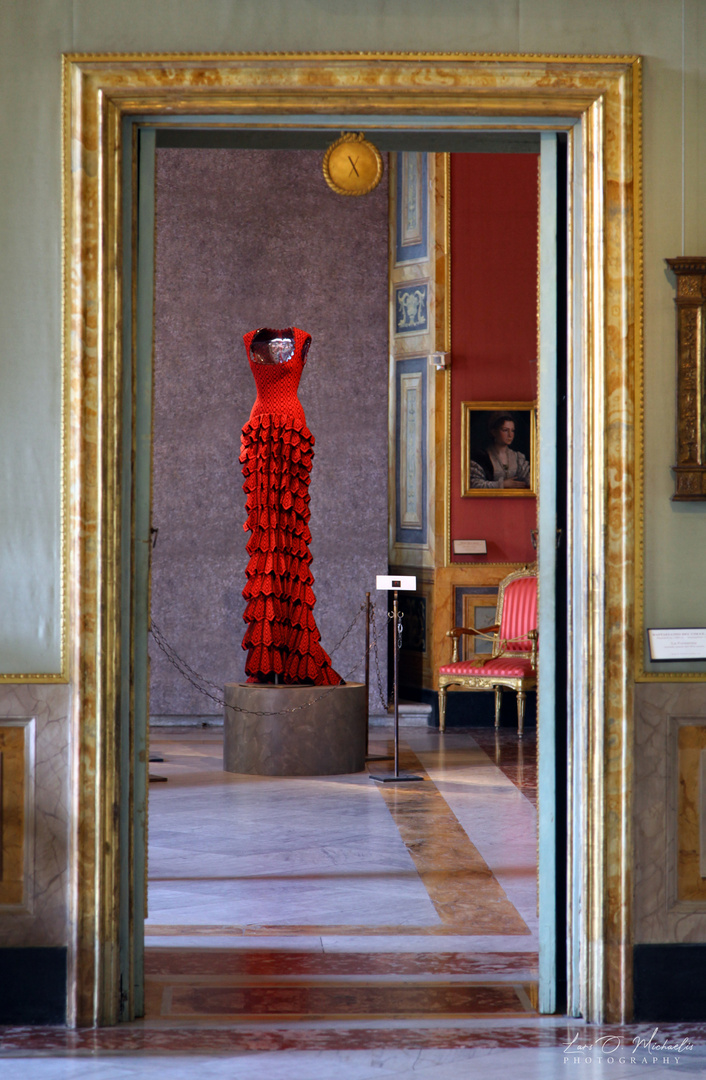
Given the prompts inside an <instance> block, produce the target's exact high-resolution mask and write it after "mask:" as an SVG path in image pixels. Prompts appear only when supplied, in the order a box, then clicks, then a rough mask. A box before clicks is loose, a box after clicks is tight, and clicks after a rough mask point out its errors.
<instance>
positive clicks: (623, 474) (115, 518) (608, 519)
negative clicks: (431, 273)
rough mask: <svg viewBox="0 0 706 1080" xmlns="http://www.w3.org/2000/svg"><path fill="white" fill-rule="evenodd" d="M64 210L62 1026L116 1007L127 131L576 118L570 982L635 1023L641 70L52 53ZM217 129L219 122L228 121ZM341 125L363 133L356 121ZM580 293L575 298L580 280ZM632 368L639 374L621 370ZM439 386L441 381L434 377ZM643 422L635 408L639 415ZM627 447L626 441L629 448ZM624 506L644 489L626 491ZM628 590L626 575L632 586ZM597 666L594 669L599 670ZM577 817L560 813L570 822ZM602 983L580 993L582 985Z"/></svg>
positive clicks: (485, 58) (545, 59)
mask: <svg viewBox="0 0 706 1080" xmlns="http://www.w3.org/2000/svg"><path fill="white" fill-rule="evenodd" d="M64 86H65V93H66V105H67V108H66V116H65V129H64V161H65V169H64V185H65V188H64V207H65V223H66V224H65V227H66V236H67V241H68V258H67V268H66V278H65V289H66V295H67V297H68V300H67V318H66V321H65V342H66V344H65V348H66V356H67V362H68V364H69V371H70V392H71V409H70V473H69V479H70V484H69V499H70V507H69V512H70V557H71V577H70V587H71V610H72V622H71V635H70V672H71V680H72V683H73V694H72V746H73V747H74V755H75V756H74V763H73V776H72V792H73V799H74V805H73V815H72V819H73V820H74V821H75V822H76V823H77V825H76V830H75V833H74V836H73V841H72V842H73V853H72V864H71V865H72V875H73V878H72V885H71V897H72V922H73V926H74V927H75V931H74V939H73V941H72V943H71V950H70V952H71V964H72V969H71V970H72V995H73V998H72V1019H73V1022H75V1023H81V1024H92V1023H110V1022H113V1021H114V1020H115V1019H116V1018H117V1015H118V1011H117V1010H118V1000H117V989H116V988H117V986H118V979H117V971H118V945H119V942H118V920H117V918H116V912H117V888H118V883H119V875H120V858H119V837H118V826H117V819H116V815H115V807H116V805H117V793H118V791H119V778H120V771H119V770H120V766H119V761H118V760H117V757H116V747H117V745H118V740H117V737H116V736H117V729H116V723H117V721H116V717H117V715H118V710H117V704H118V691H119V680H118V673H119V672H120V665H121V656H120V648H121V643H120V635H119V633H118V630H119V615H120V595H119V590H118V583H119V582H120V565H121V551H120V528H119V524H120V520H121V498H122V495H121V491H120V485H119V479H120V469H119V453H120V446H121V445H122V443H121V435H122V431H121V425H122V422H123V413H122V409H121V401H120V387H121V385H122V383H121V376H122V363H123V360H122V338H121V335H122V317H123V307H124V305H125V304H127V303H129V302H130V283H123V282H122V280H121V273H120V269H121V259H122V250H121V236H122V231H121V228H122V221H121V214H122V162H123V158H124V156H125V155H126V154H130V153H131V147H128V146H124V145H123V143H122V121H123V119H129V118H131V117H132V118H139V117H140V116H147V115H149V116H150V117H151V118H152V120H151V121H150V122H152V123H155V124H160V125H165V124H170V123H173V122H174V120H175V119H177V118H178V117H179V116H181V115H186V114H196V115H199V116H200V117H201V118H202V119H203V123H204V125H214V124H217V125H223V124H233V125H236V124H239V125H246V124H247V125H250V126H253V125H256V126H263V125H264V126H269V125H271V124H272V119H271V117H272V115H273V114H275V115H277V117H278V120H277V123H278V125H281V126H282V127H287V126H288V125H289V124H290V123H292V124H296V125H297V126H299V125H300V124H301V120H300V119H298V118H299V117H301V115H302V114H305V115H306V114H308V115H309V116H310V117H311V118H312V119H314V120H315V121H316V124H317V126H319V127H321V128H326V129H338V130H339V131H340V130H341V127H342V126H343V125H342V120H341V118H342V117H343V118H345V117H346V116H352V115H355V116H356V117H357V118H358V117H360V116H361V115H365V116H366V117H369V123H370V127H376V128H378V129H379V128H380V127H383V128H385V129H395V128H396V127H402V126H405V125H408V124H409V118H410V116H416V117H419V118H421V119H423V120H424V125H425V126H426V127H428V128H429V130H430V131H431V130H434V129H435V126H438V127H440V126H443V127H444V128H445V129H453V128H454V127H458V128H461V127H464V128H465V127H467V126H468V123H469V117H476V116H477V117H484V118H485V119H486V120H487V119H491V120H494V121H495V122H496V126H497V128H500V129H502V128H504V127H507V126H513V125H514V124H516V123H517V118H529V119H531V120H532V123H533V125H534V126H536V127H537V128H540V129H542V128H543V129H546V130H557V129H562V130H565V129H567V128H569V127H572V126H573V125H574V123H576V122H577V123H578V124H579V128H578V130H579V131H580V139H581V143H582V160H583V173H582V175H581V177H579V178H578V187H579V189H580V192H581V199H582V201H583V204H584V210H585V213H584V219H583V221H584V225H583V230H584V232H583V235H584V237H585V241H584V248H583V253H582V254H583V258H582V266H583V280H582V281H581V282H580V283H577V288H576V289H575V297H574V299H575V303H577V304H580V305H581V310H580V316H581V322H582V325H583V340H582V346H581V349H580V353H581V355H578V356H576V358H575V363H576V365H577V367H578V370H581V371H583V372H584V373H585V374H584V399H585V403H584V406H583V407H584V420H585V424H584V428H583V430H584V432H585V434H584V435H583V438H584V439H585V440H586V446H587V448H590V453H586V455H585V461H584V464H583V465H582V475H581V476H579V477H575V478H574V479H575V481H576V483H577V484H580V486H581V489H582V490H583V491H584V492H585V495H586V507H585V511H584V515H583V518H582V520H581V521H580V522H577V523H576V529H577V536H580V537H581V540H580V542H581V544H582V545H583V546H584V549H585V553H586V574H585V580H582V581H581V582H580V583H578V585H577V588H578V589H579V590H580V592H581V595H582V603H583V608H584V610H585V611H586V613H587V614H586V625H585V626H584V627H583V632H584V633H585V650H584V653H583V659H582V663H583V664H584V665H585V666H584V669H583V678H584V680H585V682H586V684H587V685H589V686H590V687H591V691H592V692H591V694H590V695H587V698H586V701H585V705H584V708H585V716H584V715H582V722H583V721H584V720H585V731H586V744H587V745H588V746H589V747H591V748H592V749H591V757H590V759H589V761H588V763H587V775H586V776H585V777H584V782H585V790H586V791H590V792H593V793H596V794H595V795H594V797H593V798H592V799H591V801H590V802H589V803H588V804H587V806H586V807H585V817H584V818H583V819H582V820H583V821H584V825H582V829H583V832H582V836H581V844H582V846H583V850H584V851H585V852H586V853H587V858H588V863H587V865H588V868H589V869H588V871H587V876H586V880H585V882H584V886H585V887H584V889H583V894H582V895H583V899H584V912H585V922H584V923H583V924H582V926H583V929H582V930H581V934H582V935H583V936H582V938H581V941H582V950H583V952H582V955H584V956H585V957H586V958H587V959H586V962H585V963H584V965H583V970H582V974H581V977H580V983H581V987H580V997H581V1002H582V1011H583V1015H584V1016H586V1017H587V1018H589V1019H608V1020H622V1019H626V1018H628V1017H629V1014H630V1009H631V1003H632V984H631V973H632V967H631V942H632V932H631V910H632V909H631V872H632V844H631V825H632V822H631V803H630V798H631V795H630V793H631V790H632V752H633V751H632V746H633V740H632V693H633V678H634V663H635V650H634V622H633V614H634V612H633V603H634V588H635V580H636V579H635V562H634V555H635V526H636V524H638V527H639V522H640V518H639V514H636V507H635V501H634V495H635V479H636V475H635V447H636V441H635V420H636V415H635V403H636V397H635V393H636V390H635V388H636V381H635V380H636V379H637V385H638V386H641V381H640V380H641V364H642V351H641V349H642V343H641V305H642V291H641V277H640V273H639V267H640V266H641V249H640V248H639V240H638V238H639V236H640V235H641V233H640V229H641V224H640V220H641V173H640V134H639V132H640V120H639V116H640V61H639V59H638V58H636V57H630V56H627V57H626V56H619V57H615V56H612V57H591V56H580V57H571V56H561V57H551V56H541V55H530V56H522V55H517V54H498V55H483V54H468V55H464V54H438V53H436V54H427V55H425V54H416V53H415V54H394V53H380V54H374V53H370V54H368V53H366V54H337V53H321V54H313V55H306V54H293V53H281V54H270V55H267V54H254V53H251V54H243V55H211V56H204V55H198V56H190V55H174V54H171V55H163V56H160V55H157V56H151V55H128V56H100V55H83V56H82V55H72V56H67V57H65V59H64ZM224 117H226V118H227V119H224ZM355 124H356V127H361V126H362V127H365V125H364V124H363V125H360V122H359V120H358V119H356V121H355ZM579 286H580V287H579ZM636 372H637V376H636V375H635V373H636ZM446 381H447V382H448V380H446ZM638 420H639V415H638ZM639 439H640V435H639V434H638V440H637V445H639ZM638 496H639V490H638ZM639 588H640V583H639V581H638V589H639ZM606 657H607V658H608V659H607V661H606ZM570 809H571V808H570ZM592 986H593V987H595V989H594V990H593V991H592V990H591V989H590V988H591V987H592Z"/></svg>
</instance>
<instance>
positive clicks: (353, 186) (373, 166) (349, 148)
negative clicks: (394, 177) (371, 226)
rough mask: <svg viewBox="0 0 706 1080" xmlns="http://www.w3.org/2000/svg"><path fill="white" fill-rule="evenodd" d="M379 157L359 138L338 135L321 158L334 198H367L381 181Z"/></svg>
mask: <svg viewBox="0 0 706 1080" xmlns="http://www.w3.org/2000/svg"><path fill="white" fill-rule="evenodd" d="M382 169H383V166H382V157H381V156H380V152H379V150H378V149H377V147H375V146H373V144H372V143H371V142H368V140H367V139H366V138H365V137H364V136H363V135H353V134H349V135H342V136H341V138H340V139H338V140H337V141H336V142H335V143H333V144H332V145H331V146H329V148H328V150H327V151H326V154H325V156H324V177H325V179H326V183H327V184H328V186H329V187H330V188H332V189H333V190H334V191H335V192H336V193H337V194H338V195H367V193H368V192H369V191H372V190H373V188H376V187H377V186H378V184H379V183H380V180H381V179H382Z"/></svg>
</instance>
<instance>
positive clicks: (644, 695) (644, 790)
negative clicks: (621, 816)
mask: <svg viewBox="0 0 706 1080" xmlns="http://www.w3.org/2000/svg"><path fill="white" fill-rule="evenodd" d="M704 724H706V686H704V685H702V684H699V683H682V684H678V683H677V684H669V683H643V684H638V686H637V687H636V693H635V789H634V791H635V794H634V822H635V826H634V829H635V940H636V942H639V943H643V944H649V943H654V944H656V943H678V942H706V902H704V901H701V902H695V901H685V900H680V899H679V796H678V793H679V733H680V730H681V729H682V728H684V727H698V726H701V725H704Z"/></svg>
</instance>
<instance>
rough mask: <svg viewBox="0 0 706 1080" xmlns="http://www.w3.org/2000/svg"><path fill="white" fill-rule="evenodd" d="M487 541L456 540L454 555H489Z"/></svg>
mask: <svg viewBox="0 0 706 1080" xmlns="http://www.w3.org/2000/svg"><path fill="white" fill-rule="evenodd" d="M487 554H488V545H487V543H486V542H485V540H454V555H487Z"/></svg>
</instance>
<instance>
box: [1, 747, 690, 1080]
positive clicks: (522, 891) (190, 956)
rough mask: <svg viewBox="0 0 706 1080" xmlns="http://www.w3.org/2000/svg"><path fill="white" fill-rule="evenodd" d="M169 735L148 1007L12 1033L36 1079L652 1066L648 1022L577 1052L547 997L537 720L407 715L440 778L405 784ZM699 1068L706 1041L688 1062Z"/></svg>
mask: <svg viewBox="0 0 706 1080" xmlns="http://www.w3.org/2000/svg"><path fill="white" fill-rule="evenodd" d="M389 734H390V733H389V732H386V731H384V730H383V731H382V732H381V731H379V730H378V731H377V732H376V734H375V737H374V740H373V742H372V745H371V751H372V752H378V753H381V752H383V751H385V750H388V749H389V747H390V743H389ZM152 750H153V751H156V752H158V753H159V754H160V756H162V757H163V758H164V762H163V763H160V764H159V765H158V766H153V768H154V769H155V771H157V770H158V771H159V774H160V775H161V776H165V777H166V778H167V782H166V783H162V784H153V785H152V786H151V788H150V819H149V834H150V836H149V918H148V920H147V923H146V926H145V934H146V954H145V965H146V1016H145V1018H144V1019H143V1020H140V1021H136V1022H134V1023H131V1024H124V1025H120V1026H119V1027H117V1028H113V1029H101V1030H97V1031H90V1032H89V1031H73V1032H71V1031H65V1030H63V1029H62V1030H59V1029H53V1030H52V1029H45V1030H41V1031H40V1030H37V1029H6V1030H5V1031H4V1032H0V1057H2V1056H3V1055H5V1056H11V1057H13V1058H14V1059H16V1061H15V1064H18V1063H19V1061H20V1060H21V1062H22V1073H23V1074H24V1075H25V1076H31V1077H35V1076H36V1077H38V1078H39V1077H41V1078H42V1080H53V1078H54V1077H56V1078H57V1080H58V1078H62V1080H63V1078H68V1077H74V1076H75V1077H101V1078H102V1077H106V1078H107V1077H113V1076H115V1077H133V1076H134V1077H140V1078H142V1077H147V1078H153V1077H154V1078H156V1077H162V1076H164V1077H166V1076H167V1075H168V1076H169V1078H170V1080H179V1078H180V1077H181V1076H187V1075H188V1076H193V1075H195V1074H196V1073H198V1074H200V1075H202V1076H203V1077H214V1078H215V1077H218V1078H220V1077H224V1078H225V1077H229V1078H231V1077H237V1078H240V1077H243V1078H247V1077H251V1076H252V1077H255V1076H257V1077H258V1078H259V1080H269V1078H272V1080H277V1078H279V1077H287V1080H299V1078H302V1080H318V1078H322V1080H326V1078H328V1077H332V1076H334V1075H336V1076H341V1077H342V1078H344V1080H349V1078H350V1080H358V1078H367V1077H373V1076H375V1077H385V1076H415V1077H418V1076H422V1077H424V1076H429V1077H430V1078H431V1077H432V1076H433V1077H434V1080H446V1078H448V1080H452V1078H453V1080H456V1078H458V1080H461V1078H464V1080H465V1078H466V1077H469V1076H472V1075H476V1073H477V1072H480V1071H481V1070H482V1072H483V1073H484V1074H487V1075H488V1076H489V1077H490V1078H495V1077H497V1078H502V1077H509V1076H513V1077H523V1078H524V1077H527V1078H528V1080H532V1078H534V1077H537V1078H540V1077H541V1078H542V1080H545V1078H553V1077H557V1076H566V1075H567V1068H568V1069H569V1074H568V1075H571V1074H572V1073H573V1074H574V1075H583V1076H590V1077H594V1076H603V1075H610V1076H612V1077H623V1076H633V1075H635V1072H634V1070H635V1067H636V1065H635V1064H633V1063H631V1062H630V1060H629V1058H630V1054H631V1051H630V1047H631V1046H632V1041H631V1040H633V1039H634V1038H635V1037H636V1033H637V1037H638V1038H639V1037H640V1036H641V1035H644V1034H645V1033H644V1031H641V1029H637V1028H635V1029H633V1028H625V1029H610V1032H609V1034H610V1037H611V1039H616V1038H617V1039H618V1040H619V1044H620V1046H621V1047H624V1048H625V1049H624V1050H623V1051H621V1053H622V1056H623V1057H624V1056H625V1053H627V1054H628V1061H627V1063H625V1062H623V1063H622V1064H621V1062H620V1061H619V1060H618V1058H619V1056H620V1055H617V1056H616V1055H614V1060H613V1061H611V1062H610V1063H608V1062H607V1055H606V1054H603V1056H602V1058H600V1060H599V1056H597V1055H596V1053H593V1055H591V1053H590V1052H588V1051H585V1050H584V1051H581V1053H580V1054H578V1056H577V1055H576V1054H575V1053H574V1054H572V1052H571V1051H570V1049H569V1047H570V1046H571V1045H572V1042H573V1040H575V1038H578V1039H579V1040H580V1042H581V1044H582V1045H585V1044H586V1043H587V1042H588V1041H589V1033H590V1039H592V1040H593V1041H594V1042H596V1043H597V1041H598V1040H599V1038H600V1035H601V1032H600V1031H599V1030H598V1029H595V1028H590V1029H589V1028H585V1027H584V1026H583V1025H582V1024H581V1022H576V1021H567V1020H566V1018H563V1017H541V1016H539V1015H538V1014H537V1011H536V1005H537V930H538V928H537V917H536V866H535V859H536V765H535V756H536V755H535V742H534V737H533V732H532V731H531V730H530V731H528V733H527V737H526V738H525V740H524V743H523V744H522V746H521V748H520V747H518V743H517V740H516V737H515V735H514V732H510V731H507V732H505V731H502V732H501V733H500V736H499V737H498V738H496V737H495V735H494V733H493V732H492V730H491V731H486V730H483V731H475V732H474V731H471V730H468V731H450V732H447V733H446V734H445V735H444V736H440V735H439V733H438V732H433V731H430V730H426V729H422V728H420V729H408V730H405V731H404V734H403V754H402V760H401V765H402V768H403V769H408V770H413V771H415V772H417V773H420V774H421V775H423V777H424V780H423V781H422V782H417V783H413V784H404V785H402V784H399V785H380V784H377V783H375V782H374V781H372V780H371V779H370V778H369V777H368V776H367V774H358V775H353V776H337V777H305V778H275V777H244V776H236V775H233V774H228V773H225V772H223V769H222V734H221V733H219V732H217V731H214V730H209V729H205V730H196V731H179V732H176V731H175V732H172V733H163V732H160V733H159V737H158V738H154V737H153V741H152ZM388 768H391V762H375V763H374V765H371V771H376V772H380V771H385V770H387V769H388ZM607 1030H608V1029H605V1031H607ZM605 1031H603V1032H602V1033H603V1034H605ZM662 1034H663V1035H664V1032H663V1033H662ZM670 1034H671V1035H672V1037H673V1038H674V1039H676V1038H677V1037H678V1036H680V1034H681V1037H684V1036H690V1038H691V1039H692V1041H693V1040H694V1039H695V1033H694V1031H693V1029H692V1030H691V1032H689V1033H687V1032H686V1030H685V1029H682V1028H679V1027H673V1028H672V1029H670ZM573 1044H574V1045H575V1043H573ZM662 1056H664V1055H662ZM640 1064H641V1065H642V1066H643V1067H644V1068H648V1069H649V1070H650V1072H651V1073H652V1074H653V1075H657V1074H658V1073H659V1072H660V1070H662V1069H668V1070H669V1075H671V1074H672V1072H673V1065H672V1064H664V1062H663V1061H662V1062H661V1063H660V1062H659V1061H658V1060H656V1061H647V1060H645V1061H644V1062H640ZM696 1065H700V1066H701V1068H703V1067H704V1066H706V1057H705V1056H704V1055H703V1049H702V1048H701V1049H700V1048H699V1046H692V1049H691V1051H688V1052H684V1053H683V1054H682V1057H681V1060H680V1061H679V1066H678V1075H687V1076H688V1075H690V1074H691V1075H698V1073H699V1070H698V1069H697V1070H696V1071H694V1072H692V1071H691V1070H692V1069H694V1068H695V1067H696ZM2 1069H3V1065H2V1062H1V1061H0V1074H2ZM8 1075H10V1074H9V1073H8ZM18 1075H19V1073H18ZM665 1075H666V1073H665Z"/></svg>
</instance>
